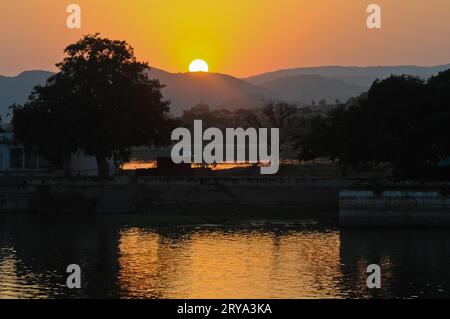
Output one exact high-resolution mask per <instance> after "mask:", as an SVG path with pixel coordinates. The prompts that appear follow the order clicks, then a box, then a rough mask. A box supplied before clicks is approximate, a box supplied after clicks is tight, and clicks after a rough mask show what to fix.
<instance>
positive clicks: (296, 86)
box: [260, 75, 368, 104]
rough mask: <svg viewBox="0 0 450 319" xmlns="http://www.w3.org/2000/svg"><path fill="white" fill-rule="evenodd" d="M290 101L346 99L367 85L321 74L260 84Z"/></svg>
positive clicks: (298, 76)
mask: <svg viewBox="0 0 450 319" xmlns="http://www.w3.org/2000/svg"><path fill="white" fill-rule="evenodd" d="M260 86H261V87H264V88H266V89H268V90H270V91H272V92H274V93H275V94H277V95H278V96H281V97H282V98H283V99H285V100H288V101H296V102H298V103H300V104H302V103H310V102H311V101H312V100H315V101H317V100H321V99H325V100H327V101H328V102H334V101H335V100H336V99H339V100H341V101H346V100H347V99H349V98H351V97H354V96H357V95H359V94H361V93H363V92H365V91H367V89H368V88H367V87H363V86H357V85H353V84H348V83H345V82H343V81H340V80H335V79H328V78H325V77H323V76H319V75H293V76H287V77H283V78H280V79H275V80H272V81H268V82H264V83H262V84H260Z"/></svg>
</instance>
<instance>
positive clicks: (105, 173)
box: [95, 155, 109, 179]
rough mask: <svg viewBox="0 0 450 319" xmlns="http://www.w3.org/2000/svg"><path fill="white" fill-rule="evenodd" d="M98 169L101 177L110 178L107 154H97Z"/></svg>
mask: <svg viewBox="0 0 450 319" xmlns="http://www.w3.org/2000/svg"><path fill="white" fill-rule="evenodd" d="M95 158H96V160H97V171H98V178H99V179H108V178H109V165H108V161H107V159H106V156H105V155H97V156H96V157H95Z"/></svg>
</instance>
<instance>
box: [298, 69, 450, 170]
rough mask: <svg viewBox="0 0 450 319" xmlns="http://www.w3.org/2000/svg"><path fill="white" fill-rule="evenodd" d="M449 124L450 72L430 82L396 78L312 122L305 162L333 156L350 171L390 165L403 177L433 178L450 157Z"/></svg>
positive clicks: (303, 146)
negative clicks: (375, 165) (362, 167)
mask: <svg viewBox="0 0 450 319" xmlns="http://www.w3.org/2000/svg"><path fill="white" fill-rule="evenodd" d="M449 124H450V70H447V71H445V72H441V73H439V75H437V76H434V77H432V78H430V79H429V80H428V81H424V80H422V79H419V78H417V77H412V76H408V75H402V76H391V77H389V78H387V79H385V80H382V81H375V82H374V83H373V85H372V87H371V88H370V89H369V91H368V92H367V93H365V94H363V95H362V96H360V97H358V98H355V99H353V100H351V101H350V102H348V103H347V104H343V105H340V106H339V107H338V108H336V109H333V110H332V111H330V112H328V113H327V114H325V115H322V116H320V115H319V116H316V117H314V118H312V119H311V120H310V121H308V122H307V124H306V126H307V129H306V130H304V131H303V134H301V135H298V136H297V137H296V144H297V148H298V149H299V151H300V155H299V156H300V158H301V159H304V160H309V159H313V158H317V157H328V158H330V159H332V160H337V161H339V162H340V163H341V164H342V167H343V170H344V171H345V168H346V167H348V166H352V167H355V166H358V165H361V164H379V163H390V164H392V166H393V168H394V173H395V174H396V175H397V176H398V177H402V178H405V177H406V178H418V177H432V176H431V175H432V173H431V172H432V171H433V169H435V168H437V167H439V164H440V163H442V162H443V161H444V160H445V159H447V158H449V157H450V125H449ZM423 175H425V176H423Z"/></svg>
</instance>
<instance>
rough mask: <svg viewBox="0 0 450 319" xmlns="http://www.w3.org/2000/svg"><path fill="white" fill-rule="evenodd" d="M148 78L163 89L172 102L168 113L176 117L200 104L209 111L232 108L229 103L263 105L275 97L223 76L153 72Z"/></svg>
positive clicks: (243, 82)
mask: <svg viewBox="0 0 450 319" xmlns="http://www.w3.org/2000/svg"><path fill="white" fill-rule="evenodd" d="M150 76H151V77H152V78H155V79H159V81H160V82H161V83H162V84H164V85H166V87H165V88H164V89H163V90H162V92H163V95H164V97H165V98H166V99H169V100H170V101H171V102H172V105H171V112H172V113H173V114H175V115H180V114H181V113H182V111H183V110H186V109H189V108H191V107H192V106H194V105H195V104H197V103H198V102H199V101H201V100H203V101H204V102H205V103H208V104H209V106H210V107H212V108H215V107H218V106H221V107H229V108H234V107H235V106H234V105H233V104H232V103H229V104H228V101H235V100H236V99H238V100H246V101H262V100H263V99H264V98H269V97H274V94H273V93H272V92H270V91H269V90H267V89H265V88H263V87H260V86H257V85H254V84H251V83H249V82H246V81H244V80H241V79H238V78H235V77H233V76H230V75H226V74H219V73H169V72H166V71H163V70H159V69H156V68H152V69H151V70H150Z"/></svg>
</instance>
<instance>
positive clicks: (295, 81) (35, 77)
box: [0, 64, 450, 122]
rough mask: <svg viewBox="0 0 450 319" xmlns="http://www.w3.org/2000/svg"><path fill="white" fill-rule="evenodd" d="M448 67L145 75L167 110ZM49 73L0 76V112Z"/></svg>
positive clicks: (330, 92) (331, 97) (250, 101)
mask: <svg viewBox="0 0 450 319" xmlns="http://www.w3.org/2000/svg"><path fill="white" fill-rule="evenodd" d="M446 69H450V64H447V65H439V66H432V67H420V66H391V67H385V66H376V67H343V66H324V67H313V68H294V69H286V70H279V71H274V72H269V73H263V74H260V75H256V76H253V77H249V78H237V77H233V76H231V75H227V74H220V73H170V72H166V71H164V70H160V69H157V68H151V69H150V71H149V72H150V73H149V74H150V76H151V77H152V78H155V79H159V80H160V82H161V83H162V84H164V85H165V87H164V88H163V90H162V93H163V95H164V98H165V99H167V100H170V101H171V112H172V113H173V114H174V115H180V114H182V112H183V110H186V109H189V108H191V107H192V106H193V105H195V104H196V103H198V102H199V101H201V100H203V101H204V102H206V103H208V104H209V105H210V106H211V107H212V108H218V107H220V108H230V109H234V108H249V107H257V106H260V105H262V104H263V100H264V99H275V100H284V101H288V102H295V103H297V104H299V105H302V104H303V105H304V104H307V103H310V102H311V101H313V100H315V101H318V100H321V99H326V100H327V101H328V102H334V101H335V100H336V99H339V100H341V101H345V100H347V99H348V98H350V97H353V96H356V95H359V94H361V93H363V92H365V91H366V90H367V89H368V88H369V87H370V85H371V84H372V82H373V81H374V80H375V79H383V78H386V77H389V76H390V75H391V74H410V75H415V76H419V77H421V78H429V77H430V76H432V75H435V74H437V73H438V72H440V71H443V70H446ZM52 74H53V73H52V72H48V71H26V72H23V73H21V74H19V75H18V76H15V77H6V76H0V115H1V117H2V120H3V122H10V120H11V117H10V116H8V113H9V110H8V108H9V106H10V105H12V104H14V103H18V104H22V103H25V102H26V100H27V97H28V95H29V94H30V93H31V91H32V89H33V87H34V86H35V85H38V84H44V83H45V81H46V79H48V78H49V77H50V76H51V75H52Z"/></svg>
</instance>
